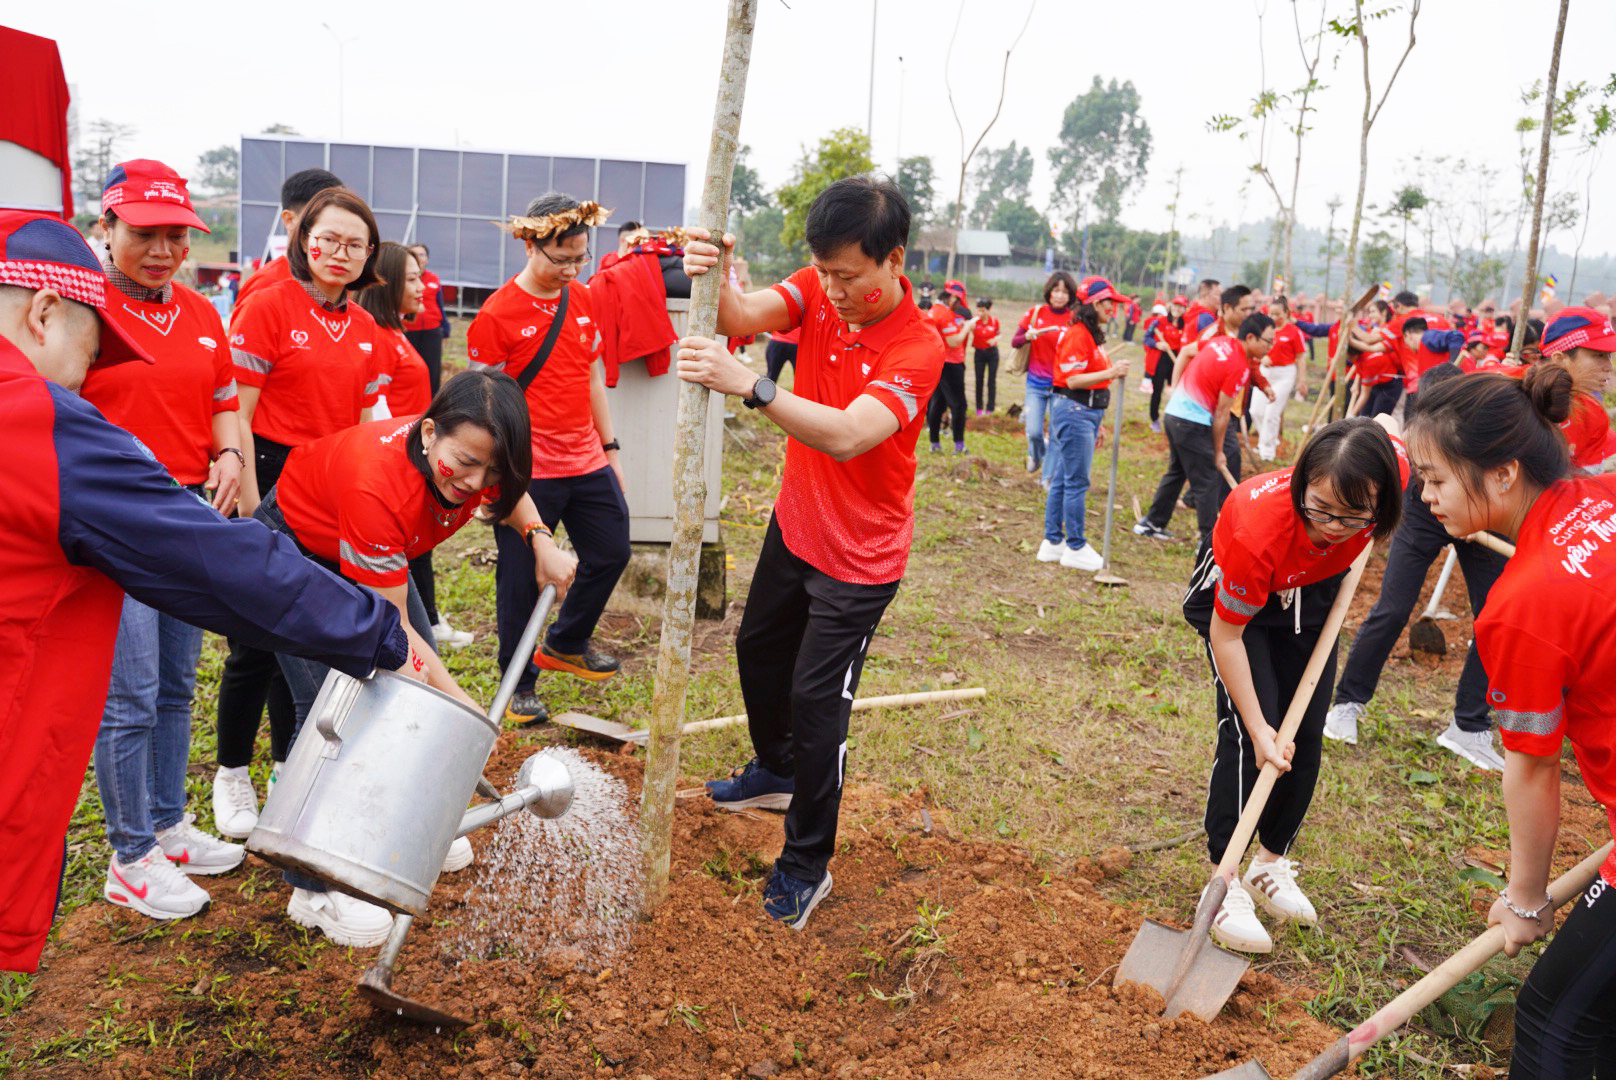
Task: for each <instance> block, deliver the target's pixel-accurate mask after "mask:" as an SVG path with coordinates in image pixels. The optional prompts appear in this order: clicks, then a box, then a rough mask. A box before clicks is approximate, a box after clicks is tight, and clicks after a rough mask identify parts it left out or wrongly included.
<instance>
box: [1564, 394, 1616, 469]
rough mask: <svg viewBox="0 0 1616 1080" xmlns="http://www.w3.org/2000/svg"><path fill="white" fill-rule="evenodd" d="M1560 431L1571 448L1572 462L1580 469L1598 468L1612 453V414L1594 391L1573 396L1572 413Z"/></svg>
mask: <svg viewBox="0 0 1616 1080" xmlns="http://www.w3.org/2000/svg"><path fill="white" fill-rule="evenodd" d="M1560 430H1561V431H1563V432H1565V437H1566V443H1567V445H1569V446H1570V447H1571V464H1573V465H1575V466H1577V468H1579V469H1594V468H1598V467H1599V465H1600V464H1601V463H1602V462H1604V460H1605V458H1607V457H1609V456H1610V453H1611V449H1610V446H1609V444H1608V440H1609V438H1610V414H1609V413H1607V412H1605V406H1604V404H1603V403H1602V402H1601V401H1600V400H1599V399H1598V398H1596V397H1594V396H1593V395H1592V394H1585V393H1582V392H1581V391H1578V392H1577V393H1574V394H1572V395H1571V415H1570V416H1568V417H1566V419H1565V423H1563V424H1561V425H1560Z"/></svg>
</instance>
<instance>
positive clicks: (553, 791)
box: [516, 751, 572, 818]
mask: <svg viewBox="0 0 1616 1080" xmlns="http://www.w3.org/2000/svg"><path fill="white" fill-rule="evenodd" d="M516 787H517V789H518V791H520V792H521V793H522V794H523V795H524V797H525V796H526V789H527V788H530V787H533V788H538V789H539V793H538V794H537V795H535V796H534V797H533V799H532V800H531V801H529V802H528V804H527V808H528V809H529V810H530V811H532V812H533V813H534V814H537V815H538V816H539V817H541V818H558V817H560V816H561V815H563V814H565V813H566V812H567V811H568V810H570V809H572V772H571V771H570V770H569V769H568V768H567V766H566V763H565V762H563V761H561V759H559V758H557V757H554V756H552V755H550V754H546V753H543V752H542V751H541V752H540V753H537V754H534V755H533V756H532V757H530V758H528V759H527V760H526V761H524V762H522V767H521V769H520V770H518V772H517V774H516Z"/></svg>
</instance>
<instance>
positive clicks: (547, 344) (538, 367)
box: [516, 285, 572, 393]
mask: <svg viewBox="0 0 1616 1080" xmlns="http://www.w3.org/2000/svg"><path fill="white" fill-rule="evenodd" d="M571 292H572V287H571V286H570V285H569V286H563V287H562V289H561V300H560V302H559V303H557V304H556V313H555V318H554V319H553V320H552V321H551V322H550V329H549V330H547V331H545V334H544V340H543V341H542V342H540V344H539V351H538V352H536V353H534V354H533V359H532V360H530V361H529V362H528V365H527V367H526V368H525V369H524V370H523V371H522V374H520V375H518V376H517V377H516V385H518V386H520V387H521V388H522V392H523V393H526V392H527V388H528V387H529V386H530V385H532V383H533V380H534V379H536V378H538V376H539V372H541V371H543V370H544V363H545V361H546V360H549V359H550V350H551V349H554V348H555V343H556V339H557V338H559V337H560V336H561V324H562V323H564V322H566V321H567V297H568V295H570V294H571Z"/></svg>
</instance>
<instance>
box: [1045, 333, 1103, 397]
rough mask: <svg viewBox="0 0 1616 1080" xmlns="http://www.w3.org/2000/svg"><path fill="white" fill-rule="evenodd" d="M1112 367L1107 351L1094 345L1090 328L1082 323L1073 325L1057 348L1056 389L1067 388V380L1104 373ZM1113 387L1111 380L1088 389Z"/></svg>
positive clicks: (1063, 334) (1062, 336)
mask: <svg viewBox="0 0 1616 1080" xmlns="http://www.w3.org/2000/svg"><path fill="white" fill-rule="evenodd" d="M1110 366H1111V361H1110V360H1108V359H1107V358H1106V355H1105V350H1104V349H1103V348H1101V347H1100V346H1099V345H1096V344H1095V343H1094V336H1093V335H1092V334H1090V333H1089V328H1088V327H1086V326H1084V325H1083V324H1082V323H1073V324H1072V325H1071V326H1069V327H1067V328H1066V330H1065V331H1064V332H1063V333H1062V334H1061V336H1060V342H1059V344H1058V345H1057V346H1056V348H1055V375H1054V384H1055V386H1056V387H1065V386H1067V380H1069V379H1071V378H1072V376H1074V375H1086V374H1088V373H1089V372H1092V371H1102V370H1104V369H1105V368H1108V367H1110ZM1110 387H1111V380H1110V379H1106V380H1105V381H1104V382H1097V383H1094V384H1092V385H1090V386H1088V387H1086V389H1089V390H1107V389H1110Z"/></svg>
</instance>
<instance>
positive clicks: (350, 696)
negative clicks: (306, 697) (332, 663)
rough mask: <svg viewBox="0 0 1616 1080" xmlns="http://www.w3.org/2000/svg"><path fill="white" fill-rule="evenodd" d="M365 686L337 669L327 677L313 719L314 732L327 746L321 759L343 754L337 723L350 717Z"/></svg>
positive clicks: (316, 701)
mask: <svg viewBox="0 0 1616 1080" xmlns="http://www.w3.org/2000/svg"><path fill="white" fill-rule="evenodd" d="M363 686H364V683H363V682H362V681H361V680H359V679H355V678H353V677H352V676H350V675H344V674H343V673H342V672H340V671H337V670H335V669H333V670H332V672H331V674H329V675H327V676H326V679H325V685H324V686H322V687H321V688H320V696H319V697H318V698H316V699H315V702H314V718H313V719H314V730H315V731H318V732H319V733H320V736H321V738H323V739H324V740H325V745H324V746H322V747H321V748H320V756H321V757H324V758H335V757H336V756H337V755H338V754H340V753H342V737H341V736H340V735H338V734H337V722H338V721H339V720H340V719H341V718H342V717H345V716H347V715H348V711H349V710H350V709H351V708H353V703H354V699H355V698H356V697H358V696H359V691H360V689H361V688H362V687H363Z"/></svg>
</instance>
